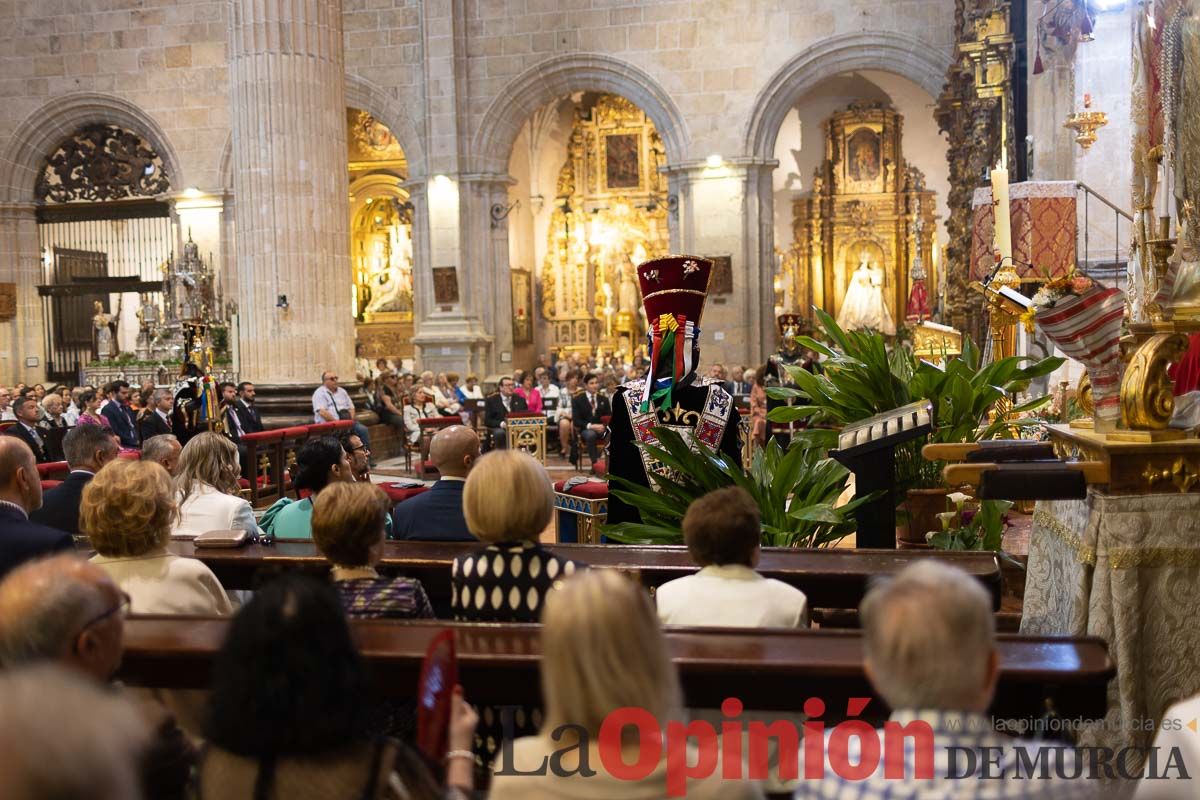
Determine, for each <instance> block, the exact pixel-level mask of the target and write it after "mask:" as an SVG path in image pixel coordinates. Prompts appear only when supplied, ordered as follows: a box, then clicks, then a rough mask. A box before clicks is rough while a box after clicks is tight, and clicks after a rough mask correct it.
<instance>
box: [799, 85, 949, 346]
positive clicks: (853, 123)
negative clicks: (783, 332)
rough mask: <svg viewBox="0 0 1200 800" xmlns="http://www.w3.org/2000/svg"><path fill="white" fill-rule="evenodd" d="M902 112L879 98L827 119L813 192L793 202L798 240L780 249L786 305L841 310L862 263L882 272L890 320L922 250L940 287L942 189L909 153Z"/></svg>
mask: <svg viewBox="0 0 1200 800" xmlns="http://www.w3.org/2000/svg"><path fill="white" fill-rule="evenodd" d="M903 122H904V118H903V117H902V116H901V115H900V114H898V113H897V112H895V111H893V110H891V109H890V108H888V107H886V106H884V105H883V104H880V103H873V104H867V103H853V104H851V105H850V107H849V108H848V109H846V110H845V111H839V112H837V113H835V114H834V115H833V116H832V117H830V118H829V119H828V120H826V121H825V124H824V130H825V160H824V162H823V163H822V164H821V166H819V167H818V168H817V170H816V173H815V175H814V178H813V183H812V192H811V193H810V194H809V195H807V196H805V197H801V198H799V199H797V200H796V201H795V202H794V203H793V205H792V233H793V241H794V244H793V246H792V248H791V249H790V250H789V251H788V252H786V253H783V254H782V264H781V267H780V273H781V274H780V276H779V286H778V291H779V294H780V295H781V296H780V297H779V300H780V305H781V306H782V308H781V310H782V311H787V312H795V313H802V314H805V315H807V314H808V313H809V309H810V308H812V306H814V305H815V306H818V307H820V308H822V309H824V310H825V311H827V312H829V313H830V314H831V315H833V316H834V317H837V316H838V313H839V311H841V309H842V303H843V301H844V299H845V297H846V292H847V288H848V287H849V285H850V282H851V280H852V279H853V277H854V275H855V272H856V270H858V269H859V267H860V266H861V265H864V264H865V265H866V266H867V267H869V268H870V269H871V270H872V271H876V270H877V271H878V272H876V273H875V274H882V294H883V303H884V305H885V306H886V308H887V309H888V311H890V317H891V320H892V321H894V322H895V323H897V324H898V323H900V322H902V321H903V320H904V318H905V311H906V306H907V303H908V296H909V291H910V289H911V271H912V267H913V263H914V261H916V260H917V257H918V255H919V257H920V264H922V265H924V270H925V272H926V278H925V285H926V286H937V285H938V284H937V280H938V276H937V275H936V274H935V270H936V262H935V260H934V249H935V237H936V225H935V222H936V219H937V217H936V216H935V214H934V193H933V192H932V191H930V190H927V189H926V188H925V177H924V175H923V174H922V173H921V171H920V170H918V169H917V168H916V167H913V166H910V165H908V164H907V163H906V162H905V160H904V152H903V147H902V133H903Z"/></svg>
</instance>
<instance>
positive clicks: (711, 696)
mask: <svg viewBox="0 0 1200 800" xmlns="http://www.w3.org/2000/svg"><path fill="white" fill-rule="evenodd" d="M228 625H229V621H228V620H226V619H212V618H202V617H131V618H130V619H129V620H127V621H126V623H125V658H124V661H123V664H122V667H121V671H120V673H119V677H120V678H121V679H122V680H123V681H125V682H126V683H127V684H128V685H132V686H144V687H152V688H180V689H182V688H192V689H194V688H204V687H207V686H208V685H209V678H210V674H211V666H212V660H213V656H214V655H215V654H216V652H217V651H218V649H219V648H220V646H221V643H222V642H223V641H224V638H225V633H226V630H227V628H228ZM351 626H352V628H353V632H354V636H355V639H356V641H357V642H358V646H359V649H360V651H361V652H362V654H363V657H364V658H365V659H366V661H367V663H368V665H369V667H370V669H371V673H372V678H373V680H374V682H375V685H376V688H377V689H378V690H379V692H380V693H381V694H385V695H397V696H408V695H409V694H411V693H412V692H413V691H414V687H416V685H417V680H418V676H419V674H420V669H421V661H422V659H423V657H424V655H425V651H426V649H427V647H428V645H429V642H430V640H431V638H432V637H433V636H434V635H435V634H437V633H438V632H439V631H441V630H444V629H446V628H452V629H454V630H455V631H456V633H457V640H458V642H457V649H458V658H459V679H460V681H461V683H462V684H463V687H464V688H465V690H466V695H467V697H468V698H469V699H470V701H471V702H473V703H489V704H492V705H504V704H518V703H520V704H526V705H538V704H540V702H541V694H540V692H541V687H540V678H539V674H538V667H539V663H540V661H541V626H539V625H526V624H478V623H476V624H469V623H446V622H437V621H414V622H395V621H385V620H352V621H351ZM667 643H668V648H669V652H670V654H671V659H672V660H673V661H674V662H675V665H676V667H677V668H678V669H679V673H680V680H681V683H682V686H683V691H684V696H685V700H686V703H687V705H688V706H689V707H693V708H717V707H719V706H720V704H721V702H722V701H723V700H724V699H725V698H726V697H729V696H736V697H738V698H739V699H741V700H742V702H743V703H744V704H745V706H746V708H748V709H761V710H779V711H800V710H801V709H802V707H803V704H804V701H805V700H806V699H807V698H809V697H820V698H821V699H822V700H824V702H825V705H826V709H827V711H826V714H825V715H824V716H823V719H825V720H827V721H835V720H837V719H839V718H840V717H844V715H845V713H846V712H845V709H846V700H847V699H849V698H851V697H874V694H873V693H872V692H871V690H870V688H869V686H868V684H867V681H866V677H865V675H864V673H863V668H862V637H861V634H860V633H859V632H857V631H816V630H803V631H790V630H753V631H746V630H721V629H715V628H707V629H705V628H667ZM998 646H999V649H1000V678H999V684H998V689H997V693H996V699H995V702H994V703H993V705H992V711H993V713H995V714H996V715H998V716H1001V717H1004V718H1006V719H1025V718H1027V719H1038V718H1040V717H1042V715H1043V714H1044V713H1045V711H1046V708H1047V707H1048V705H1047V704H1049V706H1050V707H1052V708H1053V709H1054V710H1055V711H1056V712H1057V713H1058V714H1060V715H1061V716H1062V717H1063V718H1067V719H1071V718H1076V717H1079V718H1083V719H1097V718H1100V717H1102V716H1104V713H1105V705H1106V691H1107V688H1106V687H1107V684H1108V681H1109V680H1110V679H1111V678H1112V677H1113V675H1114V674H1115V668H1114V667H1113V664H1112V661H1111V660H1110V659H1109V657H1108V649H1107V647H1106V646H1105V644H1104V642H1103V640H1101V639H1098V638H1094V637H1083V638H1065V637H1062V638H1059V637H1030V636H1025V637H1018V636H1008V635H1001V636H1000V637H998ZM886 713H887V709H886V708H885V707H884V706H883V702H882V701H881V700H879V699H878V698H875V699H874V700H873V701H872V703H871V705H870V706H869V707H868V709H867V712H866V713H865V714H864V715H863V717H864V718H868V719H871V720H872V721H878V720H880V719H882V717H883V716H885V715H886Z"/></svg>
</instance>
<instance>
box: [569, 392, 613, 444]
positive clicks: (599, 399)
mask: <svg viewBox="0 0 1200 800" xmlns="http://www.w3.org/2000/svg"><path fill="white" fill-rule="evenodd" d="M611 416H612V406H610V405H609V403H608V398H607V397H605V396H604V395H602V394H600V379H599V378H597V377H596V375H595V373H591V372H589V373H588V374H587V375H586V376H584V379H583V391H582V392H580V393H579V394H577V395H575V398H574V399H573V400H572V401H571V419H572V421H573V422H574V423H575V432H576V433H577V434H579V438H580V439H583V443H584V444H585V445H587V450H588V458H590V459H591V460H592V463H593V464H594V463H596V461H598V460H599V459H600V446H599V444H598V443H599V442H600V441H601V440H603V439H604V436H605V434H606V433H607V432H608V425H606V424H605V423H604V421H603V418H604V417H611Z"/></svg>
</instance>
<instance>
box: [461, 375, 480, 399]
mask: <svg viewBox="0 0 1200 800" xmlns="http://www.w3.org/2000/svg"><path fill="white" fill-rule="evenodd" d="M458 395H459V397H458V399H459V400H461V401H462V402H466V401H467V400H482V399H483V389H481V388H480V387H479V378H477V377H475V376H474V375H468V376H467V380H466V382H465V383H464V384H463V385H462V386H460V387H459V389H458Z"/></svg>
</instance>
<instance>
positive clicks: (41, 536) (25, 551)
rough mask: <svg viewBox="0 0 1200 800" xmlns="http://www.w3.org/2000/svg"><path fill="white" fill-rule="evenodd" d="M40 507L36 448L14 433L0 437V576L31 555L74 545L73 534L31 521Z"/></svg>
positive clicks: (40, 497)
mask: <svg viewBox="0 0 1200 800" xmlns="http://www.w3.org/2000/svg"><path fill="white" fill-rule="evenodd" d="M41 507H42V479H41V476H40V475H38V471H37V460H36V459H35V458H34V456H33V451H32V450H30V449H29V445H27V444H25V443H24V442H23V441H21V440H20V439H18V438H16V437H15V436H0V578H3V577H4V576H5V575H6V574H8V572H9V571H10V570H12V569H13V568H14V567H16V566H18V565H19V564H22V563H24V562H26V561H28V560H30V559H32V558H37V557H38V556H41V555H46V554H48V553H53V552H55V551H57V550H70V549H72V548H73V547H74V542H73V541H72V539H71V534H69V533H67V532H65V531H60V530H55V529H54V528H48V527H46V526H45V525H39V524H37V523H36V522H30V521H29V514H30V513H31V512H33V511H37V510H38V509H39V508H41Z"/></svg>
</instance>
